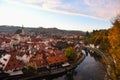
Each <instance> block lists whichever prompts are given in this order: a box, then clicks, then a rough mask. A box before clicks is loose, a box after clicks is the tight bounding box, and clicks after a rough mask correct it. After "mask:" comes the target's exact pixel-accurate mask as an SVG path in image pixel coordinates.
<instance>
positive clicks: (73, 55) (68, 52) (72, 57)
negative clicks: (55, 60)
mask: <svg viewBox="0 0 120 80" xmlns="http://www.w3.org/2000/svg"><path fill="white" fill-rule="evenodd" d="M65 54H66V56H67V58H68V59H69V60H75V59H76V58H77V55H76V53H75V49H74V48H73V47H68V48H66V49H65Z"/></svg>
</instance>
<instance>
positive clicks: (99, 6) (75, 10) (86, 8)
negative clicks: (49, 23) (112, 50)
mask: <svg viewBox="0 0 120 80" xmlns="http://www.w3.org/2000/svg"><path fill="white" fill-rule="evenodd" d="M6 1H9V2H10V1H12V2H17V3H19V4H24V5H27V6H30V7H33V8H37V9H42V10H49V11H53V12H59V13H65V14H72V15H79V16H87V17H90V18H95V19H101V20H110V19H111V18H113V17H115V16H116V15H117V14H120V5H119V4H120V0H6Z"/></svg>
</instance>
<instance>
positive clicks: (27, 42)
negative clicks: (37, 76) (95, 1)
mask: <svg viewBox="0 0 120 80" xmlns="http://www.w3.org/2000/svg"><path fill="white" fill-rule="evenodd" d="M73 37H74V38H78V36H76V35H74V36H73ZM79 37H80V38H81V37H82V36H81V35H80V36H79ZM67 38H71V36H69V37H68V36H64V39H63V38H61V39H54V38H47V37H43V36H41V35H37V36H30V35H28V34H27V33H26V32H25V31H24V27H21V28H20V29H18V30H17V31H16V32H14V33H13V34H12V35H9V34H6V33H1V34H0V74H3V73H7V74H8V75H19V74H24V73H25V72H26V73H29V70H28V69H29V68H34V69H35V70H36V71H39V72H40V71H42V69H43V68H44V69H46V70H47V71H50V70H51V69H54V68H56V67H57V68H60V67H66V66H70V65H71V64H72V61H74V59H73V58H71V60H70V59H69V57H68V56H66V53H65V48H67V47H71V46H72V47H71V48H72V49H73V50H75V55H76V57H74V58H75V59H77V58H80V57H81V56H82V54H81V46H80V44H82V41H79V42H78V41H75V40H73V39H68V40H65V39H67ZM32 72H34V71H32Z"/></svg>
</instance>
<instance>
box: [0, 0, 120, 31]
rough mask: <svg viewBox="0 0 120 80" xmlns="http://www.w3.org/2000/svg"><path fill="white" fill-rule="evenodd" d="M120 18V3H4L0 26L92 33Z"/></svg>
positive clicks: (17, 0) (0, 4) (104, 0)
mask: <svg viewBox="0 0 120 80" xmlns="http://www.w3.org/2000/svg"><path fill="white" fill-rule="evenodd" d="M117 14H120V0H0V25H14V26H21V25H24V27H45V28H53V27H56V28H59V29H65V30H82V31H92V30H93V29H94V30H96V29H97V30H99V29H108V28H110V27H111V26H112V24H111V20H112V19H113V18H114V17H115V16H116V15H117Z"/></svg>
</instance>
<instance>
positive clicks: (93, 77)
mask: <svg viewBox="0 0 120 80" xmlns="http://www.w3.org/2000/svg"><path fill="white" fill-rule="evenodd" d="M82 52H83V53H84V54H85V55H86V58H85V59H84V60H83V61H82V62H81V63H80V64H79V65H78V66H77V67H76V68H75V69H74V70H72V71H69V72H67V73H64V74H61V75H57V76H52V77H47V78H46V79H41V80H104V77H105V75H106V68H105V65H104V64H103V63H101V62H100V61H99V60H98V59H96V58H95V57H93V56H92V55H91V54H93V53H85V51H84V50H83V51H82Z"/></svg>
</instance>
